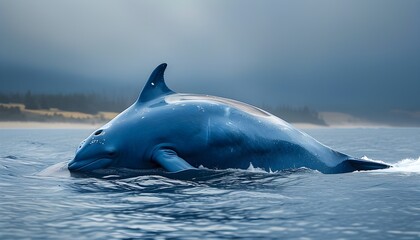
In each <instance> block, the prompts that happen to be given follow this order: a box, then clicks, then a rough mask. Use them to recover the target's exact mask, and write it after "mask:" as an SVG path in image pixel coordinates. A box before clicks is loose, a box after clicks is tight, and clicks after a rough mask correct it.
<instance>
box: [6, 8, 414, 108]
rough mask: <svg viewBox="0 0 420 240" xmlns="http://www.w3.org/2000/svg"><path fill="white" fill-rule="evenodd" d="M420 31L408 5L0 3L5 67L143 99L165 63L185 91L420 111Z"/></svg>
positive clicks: (172, 79) (169, 76)
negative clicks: (107, 86) (120, 89)
mask: <svg viewBox="0 0 420 240" xmlns="http://www.w3.org/2000/svg"><path fill="white" fill-rule="evenodd" d="M419 23H420V1H410V0H404V1H386V0H375V1H369V0H360V1H356V0H352V1H233V0H231V1H215V0H211V1H174V0H168V1H156V0H154V1H84V0H81V1H55V0H51V1H15V0H10V1H0V38H1V40H0V64H2V65H4V66H10V65H18V66H25V67H30V68H35V69H44V70H47V71H49V70H51V71H60V72H63V73H68V74H72V75H77V76H82V77H83V78H86V79H97V80H96V81H97V83H96V84H98V86H100V85H101V83H102V82H110V81H113V82H119V83H120V84H121V85H124V84H125V85H127V84H132V85H133V86H138V88H139V89H140V88H141V86H142V84H143V83H144V82H145V81H146V80H147V77H148V75H149V73H150V72H151V71H152V70H153V68H154V67H155V66H157V65H158V64H159V63H161V62H167V63H168V70H167V73H166V79H167V83H168V85H169V86H170V87H171V88H172V89H174V90H175V91H179V92H195V93H206V94H213V95H220V96H225V97H230V98H235V99H238V100H242V101H245V102H249V103H252V104H257V105H261V104H268V103H270V104H275V105H277V104H284V105H295V106H302V105H309V106H311V107H314V108H317V109H319V110H328V109H331V110H340V109H375V108H381V109H382V108H383V109H409V110H420V100H419V90H420V44H419V43H420V27H419ZM0 81H1V85H3V86H4V87H5V88H7V85H8V84H10V82H8V81H10V80H8V79H4V78H3V79H0ZM101 81H102V82H101ZM78 87H80V88H81V89H82V88H83V87H84V86H83V85H81V86H78ZM133 91H134V90H133ZM136 91H137V90H136Z"/></svg>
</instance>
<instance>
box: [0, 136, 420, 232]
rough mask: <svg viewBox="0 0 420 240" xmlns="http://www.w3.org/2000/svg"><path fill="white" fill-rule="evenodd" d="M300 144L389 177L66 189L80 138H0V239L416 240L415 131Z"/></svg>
mask: <svg viewBox="0 0 420 240" xmlns="http://www.w3.org/2000/svg"><path fill="white" fill-rule="evenodd" d="M306 132H307V133H309V134H310V135H312V136H314V137H315V138H316V139H318V140H320V141H321V142H323V143H325V144H326V145H328V146H331V147H333V148H334V149H336V150H339V151H342V152H345V153H347V154H350V155H353V156H356V157H361V156H367V157H368V158H370V159H375V160H382V161H385V162H387V163H391V164H394V165H395V167H394V168H393V169H388V170H380V171H371V172H354V173H346V174H336V175H325V174H321V173H318V172H316V171H310V170H305V169H300V170H296V171H285V172H276V173H267V172H264V171H261V170H259V169H249V170H246V171H245V170H234V169H232V170H225V171H210V172H208V173H205V174H201V175H198V176H195V177H193V178H185V177H183V176H176V175H165V174H161V173H157V174H149V175H141V176H131V177H127V176H126V177H124V178H121V177H119V178H118V177H115V176H113V175H112V174H111V173H110V174H109V175H105V176H102V177H96V178H94V177H74V176H70V174H69V173H68V171H66V170H65V169H60V168H61V167H65V162H66V161H68V160H70V159H71V158H72V157H73V154H74V151H75V149H76V147H77V146H78V144H79V142H80V141H81V140H82V139H84V138H85V137H86V136H87V135H88V134H89V133H90V131H89V130H42V129H7V130H5V129H3V130H0V146H1V148H0V213H1V214H0V239H16V238H34V239H57V238H65V239H69V238H75V239H110V238H116V239H117V238H142V239H147V238H156V239H174V238H175V239H176V238H179V239H197V238H205V239H223V238H225V239H234V238H245V239H255V238H264V239H281V238H283V239H284V238H288V239H338V238H341V239H419V238H420V159H419V156H420V129H417V128H383V129H381V128H379V129H311V130H307V131H306ZM54 164H56V165H54ZM52 165H54V167H53V168H51V167H50V166H52ZM49 167H50V168H49ZM46 168H47V170H45V169H46Z"/></svg>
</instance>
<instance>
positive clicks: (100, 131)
mask: <svg viewBox="0 0 420 240" xmlns="http://www.w3.org/2000/svg"><path fill="white" fill-rule="evenodd" d="M102 131H103V130H102V129H101V130H98V131H96V132H95V136H98V135H99V134H101V133H102Z"/></svg>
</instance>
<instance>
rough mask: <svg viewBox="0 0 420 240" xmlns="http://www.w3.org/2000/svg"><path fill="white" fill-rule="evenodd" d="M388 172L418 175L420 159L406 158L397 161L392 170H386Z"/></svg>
mask: <svg viewBox="0 0 420 240" xmlns="http://www.w3.org/2000/svg"><path fill="white" fill-rule="evenodd" d="M387 171H390V172H406V173H420V157H418V158H417V159H413V158H406V159H403V160H401V161H398V162H397V163H395V164H394V165H393V168H389V169H387Z"/></svg>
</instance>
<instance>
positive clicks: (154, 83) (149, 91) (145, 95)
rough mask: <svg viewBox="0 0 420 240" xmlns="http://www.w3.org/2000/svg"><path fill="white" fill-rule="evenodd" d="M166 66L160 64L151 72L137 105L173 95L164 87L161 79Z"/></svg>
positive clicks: (163, 81) (164, 84)
mask: <svg viewBox="0 0 420 240" xmlns="http://www.w3.org/2000/svg"><path fill="white" fill-rule="evenodd" d="M166 66H167V64H166V63H162V64H160V65H159V66H157V67H156V69H155V70H154V71H153V72H152V74H151V75H150V77H149V80H147V83H146V85H145V86H144V88H143V90H142V91H141V93H140V96H139V99H138V100H137V103H143V102H147V101H150V100H152V99H155V98H158V97H160V96H163V95H168V94H171V93H173V91H172V90H171V89H169V88H168V87H167V86H166V83H165V79H164V78H163V74H164V73H165V69H166Z"/></svg>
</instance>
